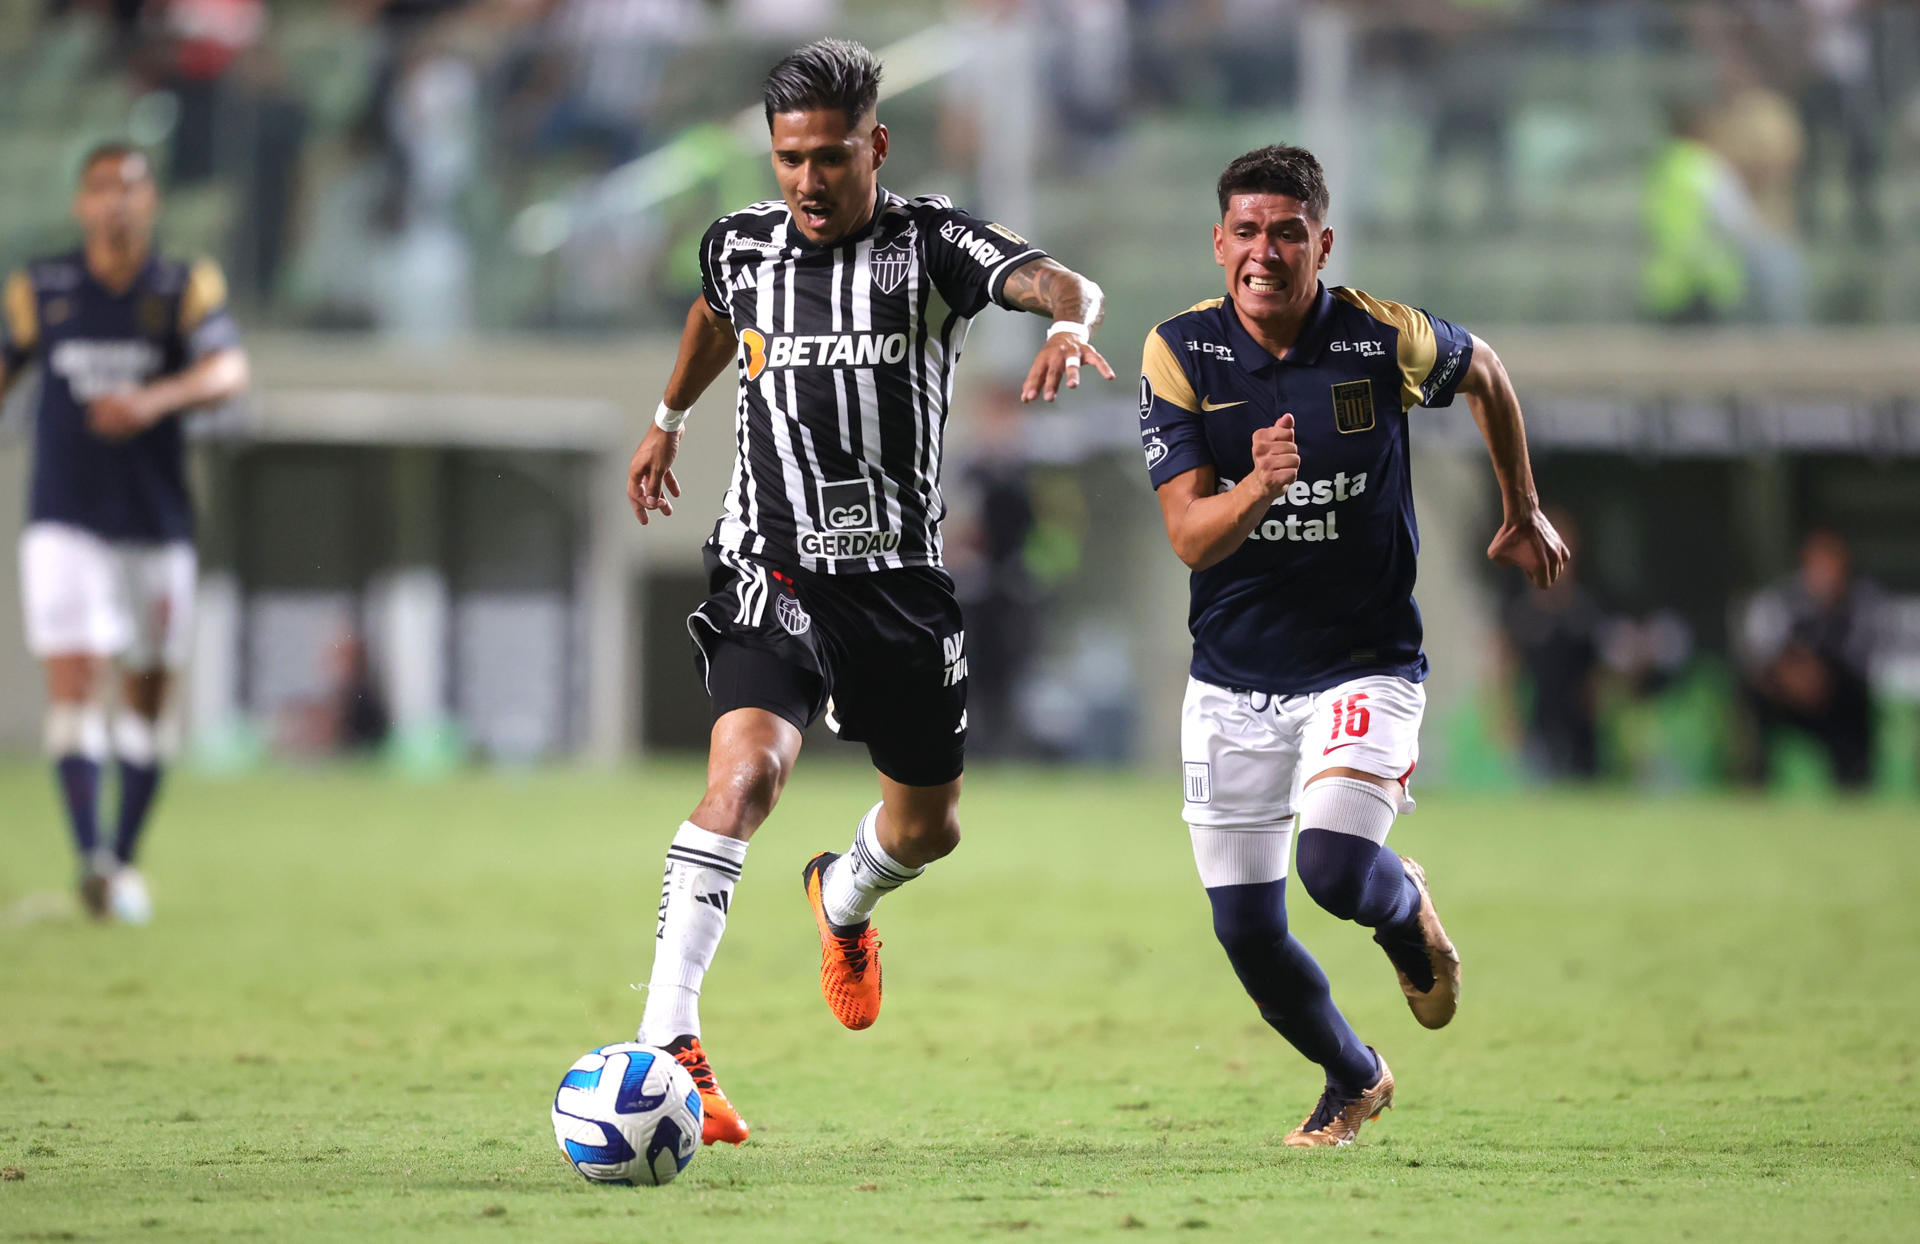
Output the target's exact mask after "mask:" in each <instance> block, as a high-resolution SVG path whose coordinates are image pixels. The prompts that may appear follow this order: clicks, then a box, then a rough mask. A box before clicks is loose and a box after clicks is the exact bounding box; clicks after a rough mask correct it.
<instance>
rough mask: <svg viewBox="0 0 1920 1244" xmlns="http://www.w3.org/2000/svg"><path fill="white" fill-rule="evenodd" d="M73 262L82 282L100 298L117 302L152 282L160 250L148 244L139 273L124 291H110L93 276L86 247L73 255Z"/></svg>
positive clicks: (135, 274) (158, 262) (158, 261)
mask: <svg viewBox="0 0 1920 1244" xmlns="http://www.w3.org/2000/svg"><path fill="white" fill-rule="evenodd" d="M73 261H74V263H75V264H77V265H78V266H79V268H80V279H81V280H82V281H84V282H85V283H86V284H87V285H89V286H91V287H92V288H93V289H94V290H96V291H97V292H98V293H99V294H100V295H101V296H102V297H105V298H111V299H115V300H119V299H122V298H125V297H127V296H128V295H130V294H132V293H133V291H134V290H136V289H142V288H145V287H146V285H147V284H148V282H149V281H151V280H152V278H153V270H154V269H155V268H156V267H158V266H159V264H160V248H159V247H157V246H154V245H153V244H152V243H148V245H147V258H146V262H144V263H142V264H141V265H140V268H139V271H137V272H135V273H134V274H133V279H132V280H130V281H128V282H127V286H126V288H125V289H110V288H108V286H107V283H106V282H105V281H102V280H101V279H100V278H99V277H97V276H95V275H94V274H93V269H92V268H90V267H88V266H87V248H86V247H84V246H83V247H81V248H80V249H79V250H77V251H75V252H74V253H73Z"/></svg>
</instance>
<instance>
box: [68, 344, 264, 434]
mask: <svg viewBox="0 0 1920 1244" xmlns="http://www.w3.org/2000/svg"><path fill="white" fill-rule="evenodd" d="M252 375H253V369H252V365H251V364H249V363H248V361H247V352H246V351H245V350H243V349H241V348H240V347H239V346H228V347H227V348H226V349H224V350H215V351H213V352H212V353H211V354H208V355H207V356H206V357H205V358H202V359H200V360H199V361H198V362H196V363H194V364H193V366H191V367H189V368H187V369H186V370H185V371H180V372H175V373H174V374H173V375H171V376H162V377H161V378H160V379H158V380H155V381H154V382H153V383H152V384H145V385H141V386H140V387H139V388H137V389H127V390H125V391H124V392H121V393H109V394H107V395H106V396H105V397H102V398H97V399H95V400H94V401H92V402H90V403H88V405H87V427H88V428H89V429H90V430H91V431H92V432H93V434H94V435H95V436H100V437H104V438H106V439H107V440H110V441H124V440H126V439H128V438H129V437H133V436H138V435H139V434H140V433H142V432H144V431H146V430H147V429H148V428H150V427H152V426H153V425H154V424H156V423H158V422H160V421H161V420H162V419H165V418H167V417H168V416H170V415H177V414H179V413H180V412H181V411H183V410H192V409H193V408H194V407H196V406H210V405H212V404H213V403H215V402H224V401H226V400H227V399H228V398H232V397H238V396H239V395H240V393H241V392H242V391H244V390H245V389H246V387H247V383H248V381H249V380H250V379H251V378H252Z"/></svg>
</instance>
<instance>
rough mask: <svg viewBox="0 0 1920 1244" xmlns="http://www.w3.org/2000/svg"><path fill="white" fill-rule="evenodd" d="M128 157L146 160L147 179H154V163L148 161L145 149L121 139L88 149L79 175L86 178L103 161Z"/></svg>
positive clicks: (81, 161)
mask: <svg viewBox="0 0 1920 1244" xmlns="http://www.w3.org/2000/svg"><path fill="white" fill-rule="evenodd" d="M128 156H139V157H140V158H141V159H142V160H145V161H146V164H147V177H148V178H149V179H151V178H152V177H153V161H152V160H151V159H148V157H147V153H146V150H145V148H143V147H140V146H139V145H137V144H135V143H130V142H127V141H126V140H125V139H121V138H113V139H108V140H107V141H106V142H103V143H95V144H94V145H93V146H92V147H90V148H88V149H87V154H86V155H85V156H83V157H81V160H80V174H79V175H80V177H85V176H86V175H87V174H88V173H89V172H90V171H92V169H93V166H94V165H96V164H98V163H100V161H102V160H124V159H126V158H127V157H128ZM76 180H77V179H76Z"/></svg>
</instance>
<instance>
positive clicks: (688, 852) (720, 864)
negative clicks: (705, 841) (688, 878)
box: [667, 842, 746, 881]
mask: <svg viewBox="0 0 1920 1244" xmlns="http://www.w3.org/2000/svg"><path fill="white" fill-rule="evenodd" d="M741 845H742V846H744V845H746V844H744V843H742V844H741ZM667 862H668V863H670V864H690V865H692V866H693V867H695V868H711V869H712V870H713V871H715V872H717V873H719V874H720V875H721V876H723V877H725V878H727V879H728V880H729V881H738V880H740V864H739V863H737V862H735V861H733V860H730V859H728V858H727V857H726V856H724V855H719V854H716V853H715V852H712V851H702V850H698V849H696V848H693V847H683V846H681V845H680V844H679V843H677V842H676V843H675V844H674V845H672V846H670V847H668V848H667Z"/></svg>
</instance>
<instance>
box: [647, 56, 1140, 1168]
mask: <svg viewBox="0 0 1920 1244" xmlns="http://www.w3.org/2000/svg"><path fill="white" fill-rule="evenodd" d="M879 87H880V63H879V62H878V61H877V60H876V59H875V58H874V56H873V54H872V53H871V52H869V51H868V50H867V49H865V48H863V47H861V46H859V45H858V44H852V43H844V42H840V41H838V40H823V41H821V42H818V43H815V44H812V45H810V46H808V47H805V48H802V49H801V50H799V51H797V52H795V53H793V54H792V55H791V56H789V57H787V58H786V59H785V60H783V61H781V62H780V63H779V64H778V65H776V66H775V67H774V69H773V71H772V72H771V73H770V74H769V75H768V77H767V80H766V87H765V104H766V114H767V124H768V127H769V128H770V129H771V131H772V135H773V169H774V174H775V177H776V179H777V180H778V182H779V185H780V191H781V196H782V197H781V198H779V199H772V200H768V201H766V202H762V203H755V204H753V205H752V206H749V207H745V208H742V209H741V210H739V211H737V212H734V213H733V214H731V215H729V216H724V217H722V218H721V219H720V220H718V221H716V222H715V223H714V224H713V226H712V227H711V228H709V229H708V230H707V233H706V236H705V237H704V238H703V239H702V241H701V243H700V267H701V275H702V282H703V287H704V288H703V296H702V297H701V298H699V299H697V300H696V301H695V302H694V304H693V307H692V309H691V310H690V311H689V312H688V314H687V323H686V330H685V332H684V333H683V334H682V335H681V338H680V355H679V359H678V361H677V362H676V363H675V365H674V370H673V376H672V378H671V379H670V380H669V381H668V383H667V389H666V395H665V400H664V401H663V402H662V403H661V406H660V410H659V413H658V414H657V415H656V417H655V426H654V427H653V428H652V429H650V430H649V431H648V433H647V436H646V439H645V440H643V441H642V442H641V443H640V447H639V449H638V450H637V451H636V452H635V453H634V456H633V462H632V465H631V467H630V468H629V477H628V485H627V488H628V495H629V498H630V499H631V501H632V503H633V507H634V511H635V513H636V514H637V515H638V516H639V519H640V521H641V522H642V523H645V522H646V521H647V520H648V517H649V515H651V514H655V513H658V514H661V515H670V514H672V513H673V501H672V498H673V497H676V496H678V495H679V493H680V486H679V483H678V481H677V480H675V478H674V475H673V471H672V469H671V468H672V466H673V462H674V458H675V455H676V454H677V453H678V452H679V448H680V440H681V437H682V436H683V432H682V430H681V423H682V422H683V420H684V418H685V412H686V410H687V408H689V407H690V406H692V405H693V403H694V401H695V400H696V399H697V398H698V397H699V396H700V394H701V393H702V392H704V391H705V390H706V388H707V386H708V385H710V384H712V383H713V381H714V380H715V379H716V378H717V377H718V376H719V375H720V373H721V372H722V371H723V370H724V369H725V368H726V367H727V365H728V364H729V363H737V367H738V374H739V381H740V389H739V398H738V406H737V408H736V414H735V426H734V443H735V450H736V454H737V456H736V458H735V461H734V470H733V479H732V483H731V484H730V485H729V486H728V488H727V493H726V497H725V501H724V507H723V511H722V514H721V517H720V521H719V523H718V525H717V526H716V527H715V528H714V533H713V536H712V538H711V539H710V540H709V541H708V542H707V554H706V561H707V570H708V576H709V583H710V587H711V592H712V595H711V596H710V597H709V598H708V599H707V601H706V603H705V604H703V605H702V606H701V607H700V608H699V609H698V610H696V611H695V612H694V614H693V616H692V617H691V618H689V619H688V623H687V625H688V630H689V631H690V632H691V634H692V637H693V642H694V649H695V652H696V655H697V659H698V661H699V664H700V666H701V669H702V672H703V674H704V676H705V678H706V684H707V692H708V694H709V696H710V697H711V698H712V701H713V718H714V724H713V734H712V740H711V750H710V752H709V755H708V762H707V765H708V767H707V792H706V797H705V798H704V799H702V800H701V801H700V804H699V806H698V807H696V808H695V809H694V810H693V814H692V816H691V817H689V818H688V819H687V820H686V821H685V822H683V823H682V824H681V826H680V829H679V832H678V833H676V834H675V835H674V839H673V845H672V847H671V848H670V849H669V850H668V852H667V865H666V879H665V882H664V885H663V887H662V891H661V898H660V917H659V925H658V933H657V942H656V946H655V950H654V962H653V973H652V977H651V981H650V984H649V987H648V994H647V1007H646V1014H645V1016H644V1018H643V1019H642V1020H641V1024H640V1039H641V1040H642V1041H645V1042H648V1043H650V1044H654V1045H662V1046H665V1047H666V1048H667V1049H669V1050H671V1051H673V1053H674V1054H675V1056H676V1057H677V1058H678V1059H679V1061H680V1062H681V1064H682V1065H683V1066H685V1067H687V1069H688V1070H689V1071H690V1072H691V1073H692V1074H693V1076H694V1079H695V1081H696V1083H698V1084H699V1086H700V1091H701V1096H702V1099H703V1100H704V1102H705V1104H706V1108H707V1115H706V1128H705V1138H706V1140H707V1142H708V1143H712V1142H713V1141H715V1140H726V1141H730V1142H732V1143H735V1144H738V1143H739V1142H741V1141H743V1140H745V1139H746V1137H747V1125H746V1124H745V1123H744V1122H742V1121H741V1119H740V1116H739V1114H738V1113H737V1112H736V1111H735V1110H734V1108H733V1107H732V1105H731V1104H730V1103H729V1102H728V1101H727V1099H726V1095H725V1094H724V1093H722V1092H721V1091H720V1089H719V1087H718V1086H717V1085H716V1083H715V1082H714V1078H713V1070H712V1068H711V1066H710V1065H709V1064H708V1062H707V1058H706V1055H705V1054H704V1052H703V1051H702V1049H701V1045H700V1017H699V1010H698V1004H699V994H700V983H701V980H702V979H703V978H704V976H705V975H706V971H707V967H708V965H709V964H711V963H712V961H713V955H714V951H715V950H716V949H717V948H718V946H719V944H720V937H721V934H722V932H723V931H724V930H725V928H726V921H727V913H728V907H729V905H730V902H731V896H732V892H733V886H734V882H735V881H736V880H737V879H738V878H739V875H740V870H741V867H742V866H743V865H744V864H745V862H746V855H747V840H748V839H749V838H751V837H752V836H753V832H754V831H755V830H756V829H758V828H759V827H760V825H761V823H762V822H764V821H765V820H766V819H767V816H768V815H769V814H770V813H771V812H772V811H773V806H774V803H775V802H776V801H777V800H778V799H779V797H780V791H781V788H782V787H783V786H784V785H785V784H786V781H787V777H788V775H789V774H790V773H791V772H792V771H793V765H794V761H795V760H796V758H797V757H798V756H799V753H800V732H801V731H802V730H804V729H805V728H806V727H807V726H808V725H809V724H811V723H812V722H813V721H814V719H815V718H817V717H819V716H820V715H821V714H822V713H823V712H824V713H826V714H827V721H828V724H829V725H830V726H831V727H832V728H833V729H834V730H835V731H836V732H837V733H838V734H839V735H840V737H841V738H843V739H849V740H854V741H858V742H863V743H865V744H866V745H867V751H868V754H869V755H870V756H871V758H872V760H873V765H874V768H875V769H877V770H878V771H879V778H880V796H881V798H880V802H878V803H876V804H875V805H874V806H873V807H872V808H870V809H868V811H867V813H866V815H865V816H863V817H861V818H860V821H859V825H858V827H857V828H856V829H855V831H854V835H853V843H852V845H851V846H850V847H849V848H848V849H847V851H846V853H845V854H838V853H835V852H831V851H827V852H822V853H820V854H819V855H816V856H814V857H813V859H812V860H810V861H809V862H808V863H807V865H806V868H805V869H804V870H803V873H802V881H803V883H804V885H805V887H806V894H807V900H808V902H809V904H810V905H811V906H812V908H813V912H814V919H815V923H816V925H817V927H818V931H819V935H820V947H821V965H820V986H821V991H822V993H823V994H825V996H826V999H827V1003H828V1006H829V1007H830V1008H831V1009H832V1011H833V1013H834V1016H835V1017H836V1018H837V1019H839V1021H840V1022H841V1023H842V1024H844V1025H846V1026H847V1027H849V1028H856V1029H857V1028H865V1027H867V1026H868V1025H870V1024H872V1023H873V1021H874V1019H875V1018H876V1017H877V1015H878V1013H879V1010H880V943H879V940H878V939H877V938H876V937H875V935H874V930H873V927H872V924H871V923H870V920H869V917H870V916H871V914H872V912H873V909H874V906H875V904H876V903H878V902H879V900H880V899H881V897H882V896H883V895H885V894H887V893H888V892H890V891H892V890H894V889H897V888H898V887H900V886H901V885H904V884H905V883H906V882H908V881H911V880H912V879H913V878H915V877H917V876H919V875H920V873H921V872H922V871H923V870H924V869H925V868H926V867H927V865H929V864H931V863H932V862H933V861H935V860H937V859H939V858H941V857H942V856H944V855H946V854H948V853H949V852H951V851H952V850H953V849H954V847H955V846H956V845H957V844H958V842H959V840H960V826H959V820H958V816H957V807H958V804H959V799H960V772H961V768H962V763H963V759H964V754H965V747H966V737H967V713H966V701H967V645H966V631H965V630H964V623H963V622H962V620H961V617H960V608H959V605H958V604H957V603H956V602H955V600H954V595H953V581H952V580H951V579H950V578H948V576H947V573H946V571H945V570H943V569H942V568H941V557H940V520H941V518H942V516H943V515H944V513H945V508H946V507H945V504H944V503H943V501H942V500H941V496H940V484H939V480H940V463H941V437H942V432H943V429H944V427H945V425H946V419H947V412H948V408H949V405H950V403H951V401H952V394H953V375H954V366H955V364H956V363H957V362H958V360H959V355H960V347H961V344H962V342H963V340H964V339H965V336H966V330H967V324H968V321H969V320H970V319H971V318H972V317H973V316H974V315H976V314H978V313H979V312H981V311H983V310H985V309H986V307H987V306H988V305H989V304H990V303H998V304H999V305H1001V306H1004V307H1008V308H1011V309H1013V310H1018V311H1031V312H1036V313H1038V314H1042V315H1047V316H1050V317H1051V318H1052V319H1053V321H1054V323H1053V325H1052V327H1051V328H1050V329H1049V330H1048V335H1047V341H1046V344H1045V346H1043V347H1042V348H1041V350H1040V353H1039V356H1038V357H1037V358H1036V359H1035V360H1034V363H1033V367H1032V369H1031V370H1030V372H1029V374H1028V376H1027V380H1026V385H1025V388H1024V391H1023V393H1022V398H1023V400H1032V399H1033V398H1036V397H1041V398H1045V399H1047V400H1049V401H1050V400H1052V399H1053V397H1054V396H1055V394H1056V393H1057V391H1058V390H1059V388H1060V387H1061V386H1062V385H1063V384H1064V385H1065V386H1066V387H1068V388H1073V387H1076V386H1077V385H1078V384H1079V376H1080V367H1081V363H1082V360H1085V361H1086V362H1088V363H1091V364H1092V365H1093V366H1094V367H1095V368H1097V369H1098V370H1099V371H1100V373H1101V374H1102V375H1104V376H1107V377H1109V378H1111V377H1112V375H1113V372H1112V370H1111V369H1110V368H1109V367H1108V366H1107V364H1106V360H1104V359H1102V358H1101V357H1100V355H1099V354H1098V353H1097V352H1096V351H1094V349H1093V348H1092V346H1090V345H1089V344H1088V335H1089V333H1090V332H1091V330H1092V328H1093V327H1094V326H1095V325H1097V324H1098V323H1099V322H1100V318H1101V294H1100V289H1099V287H1098V286H1097V285H1095V284H1094V283H1093V282H1092V281H1089V280H1087V279H1086V278H1085V277H1082V276H1079V275H1078V274H1076V273H1073V272H1070V271H1068V270H1067V269H1066V268H1064V267H1062V266H1061V265H1060V264H1058V263H1056V262H1054V261H1053V260H1052V259H1049V258H1048V257H1047V256H1046V255H1045V254H1043V253H1042V252H1041V251H1040V250H1039V249H1037V248H1036V247H1034V246H1033V245H1031V244H1030V243H1028V242H1027V241H1026V239H1024V238H1022V237H1020V236H1019V235H1018V234H1016V233H1014V232H1013V231H1012V230H1010V229H1007V228H1004V227H1003V226H1001V225H997V224H993V223H990V222H987V221H983V220H978V219H975V218H974V217H972V216H969V215H967V214H966V213H965V212H962V211H960V210H959V209H957V208H955V207H954V206H953V205H952V204H951V203H950V202H948V201H947V200H946V199H945V198H942V197H940V196H937V195H930V196H925V197H922V198H917V199H904V198H901V197H900V196H899V195H896V194H894V193H892V192H891V191H889V190H886V189H884V188H882V187H881V186H880V184H879V180H878V174H879V170H880V166H881V164H883V163H884V162H885V160H886V158H887V148H888V141H889V138H888V134H887V129H886V127H885V126H884V125H881V124H880V122H879V118H878V116H877V114H876V106H877V103H878V99H879Z"/></svg>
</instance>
